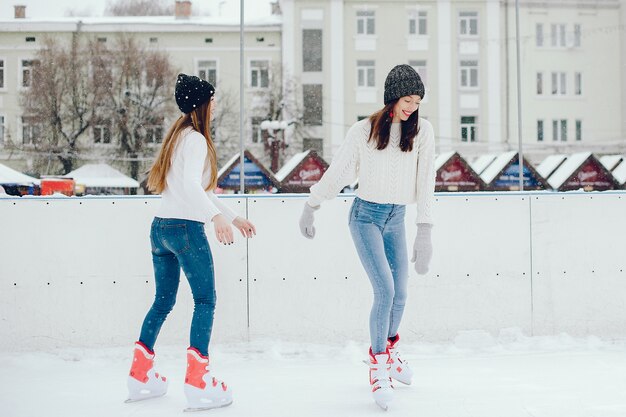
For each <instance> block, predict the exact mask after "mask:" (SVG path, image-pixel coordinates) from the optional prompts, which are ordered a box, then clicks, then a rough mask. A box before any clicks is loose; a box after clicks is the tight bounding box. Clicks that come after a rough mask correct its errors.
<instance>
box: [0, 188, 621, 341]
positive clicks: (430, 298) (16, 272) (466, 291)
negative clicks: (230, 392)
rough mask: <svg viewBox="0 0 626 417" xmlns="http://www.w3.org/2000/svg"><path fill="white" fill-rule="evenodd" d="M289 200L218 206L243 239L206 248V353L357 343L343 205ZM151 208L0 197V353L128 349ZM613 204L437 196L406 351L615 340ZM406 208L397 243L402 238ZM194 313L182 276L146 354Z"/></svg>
mask: <svg viewBox="0 0 626 417" xmlns="http://www.w3.org/2000/svg"><path fill="white" fill-rule="evenodd" d="M306 197H307V196H306V195H303V194H293V195H289V194H284V195H281V194H279V195H272V196H266V195H246V196H245V197H240V196H222V197H220V198H223V200H224V202H225V203H226V204H228V205H229V206H230V207H232V208H233V209H234V210H236V211H237V212H238V213H239V214H240V215H241V216H244V217H245V216H247V217H248V218H249V219H250V220H251V221H252V222H253V223H254V224H255V225H256V227H257V232H258V234H257V236H256V237H254V238H253V239H251V240H249V241H246V240H244V239H243V238H241V235H237V238H236V241H235V243H234V244H233V245H230V246H223V245H219V244H218V243H217V241H216V240H215V237H214V234H213V230H212V227H210V226H208V227H207V236H208V237H209V241H210V245H211V247H212V251H213V257H214V263H215V269H216V286H217V294H218V301H217V309H216V315H215V324H214V332H213V338H212V340H213V341H215V342H220V341H227V340H235V341H238V340H249V339H262V338H274V339H276V338H278V339H282V340H286V341H307V342H322V343H323V342H328V341H332V340H342V339H346V338H347V339H351V340H356V341H359V342H364V343H366V342H367V340H368V316H369V309H370V305H371V300H372V294H371V288H370V284H369V281H368V279H367V276H366V275H365V273H364V271H363V269H362V267H361V264H360V262H359V260H358V257H357V254H356V251H355V249H354V246H353V244H352V241H351V238H350V233H349V230H348V225H347V220H348V211H349V208H350V205H351V204H352V201H353V199H354V196H352V195H340V196H338V197H337V198H336V199H334V200H332V201H329V202H326V203H324V205H323V207H322V209H321V210H319V211H318V212H316V213H315V216H316V223H315V225H316V229H317V235H316V237H315V239H314V240H308V239H305V238H303V237H302V236H301V235H300V231H299V228H298V219H299V217H300V212H301V208H302V205H303V204H304V202H305V200H306ZM159 203H160V201H159V197H154V196H135V197H81V198H52V197H49V198H43V197H33V198H0V233H1V234H2V238H1V239H0V350H24V349H45V348H50V347H96V346H102V345H107V346H116V345H128V344H129V343H132V341H134V340H135V339H136V338H137V337H138V332H139V328H140V325H141V321H142V320H143V317H144V315H145V313H146V311H147V310H148V308H149V306H150V304H151V302H152V298H153V296H154V282H153V277H152V263H151V255H150V242H149V237H148V234H149V227H150V222H151V221H152V218H153V216H154V214H155V211H156V209H157V207H158V205H159ZM625 213H626V192H622V191H610V192H601V193H599V192H594V193H583V192H571V193H552V192H510V193H495V192H492V193H488V192H486V193H438V194H436V199H435V204H434V207H433V215H434V223H435V227H434V228H433V246H434V255H433V260H432V263H431V268H430V271H429V273H428V274H427V275H426V276H418V275H417V274H416V273H415V272H414V271H413V269H412V268H411V269H410V271H411V272H410V278H409V298H408V301H407V305H406V310H405V313H404V318H403V322H402V326H401V334H402V336H403V338H404V339H405V340H407V341H412V342H419V341H433V342H438V341H449V340H454V339H455V338H456V337H458V335H459V334H460V332H465V331H472V330H481V331H484V332H489V333H491V334H492V335H494V336H497V334H498V332H500V331H501V330H502V329H507V328H512V327H515V328H519V329H521V330H522V331H523V332H524V333H525V334H527V335H554V334H559V333H563V332H564V333H568V334H571V335H574V336H586V335H596V336H600V337H605V338H613V337H624V336H626V255H625V252H624V236H626V215H625ZM415 218H416V212H415V205H413V206H409V207H408V208H407V218H406V227H407V244H408V246H409V249H410V248H411V247H412V243H413V239H414V237H415ZM192 310H193V302H192V300H191V296H190V290H189V287H188V285H187V283H186V280H185V279H184V275H181V288H180V290H179V292H178V299H177V304H176V306H175V308H174V310H173V312H172V313H171V314H170V317H169V319H168V320H167V322H166V324H165V325H164V327H163V329H162V331H161V335H160V338H159V342H160V343H184V342H185V341H186V340H187V338H188V332H189V322H190V318H191V312H192Z"/></svg>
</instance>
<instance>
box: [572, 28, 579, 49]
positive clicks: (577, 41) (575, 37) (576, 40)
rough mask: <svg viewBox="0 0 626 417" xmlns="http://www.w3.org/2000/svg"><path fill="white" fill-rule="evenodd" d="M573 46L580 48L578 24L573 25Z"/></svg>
mask: <svg viewBox="0 0 626 417" xmlns="http://www.w3.org/2000/svg"><path fill="white" fill-rule="evenodd" d="M573 43H574V45H573V46H575V47H580V24H575V25H574V42H573Z"/></svg>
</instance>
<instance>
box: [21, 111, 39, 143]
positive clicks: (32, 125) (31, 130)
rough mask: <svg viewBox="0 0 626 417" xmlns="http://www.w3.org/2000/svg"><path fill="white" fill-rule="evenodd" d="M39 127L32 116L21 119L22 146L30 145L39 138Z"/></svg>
mask: <svg viewBox="0 0 626 417" xmlns="http://www.w3.org/2000/svg"><path fill="white" fill-rule="evenodd" d="M39 133H40V129H39V125H38V124H37V121H36V120H35V118H34V117H32V116H23V117H22V143H23V144H24V145H32V144H34V143H35V142H36V141H37V139H38V138H39Z"/></svg>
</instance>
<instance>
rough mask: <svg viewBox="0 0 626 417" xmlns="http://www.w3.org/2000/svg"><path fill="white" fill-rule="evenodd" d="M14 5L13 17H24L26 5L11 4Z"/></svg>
mask: <svg viewBox="0 0 626 417" xmlns="http://www.w3.org/2000/svg"><path fill="white" fill-rule="evenodd" d="M13 7H15V18H16V19H26V6H22V5H19V6H13Z"/></svg>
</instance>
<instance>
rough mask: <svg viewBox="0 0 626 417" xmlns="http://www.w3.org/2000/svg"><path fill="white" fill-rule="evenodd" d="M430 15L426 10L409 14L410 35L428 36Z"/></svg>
mask: <svg viewBox="0 0 626 417" xmlns="http://www.w3.org/2000/svg"><path fill="white" fill-rule="evenodd" d="M427 22H428V13H427V12H426V11H424V10H420V11H414V12H412V13H411V14H409V35H420V36H422V35H427V34H428V26H427Z"/></svg>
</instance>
